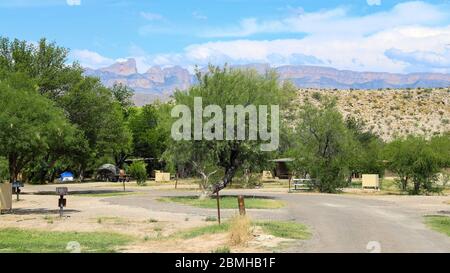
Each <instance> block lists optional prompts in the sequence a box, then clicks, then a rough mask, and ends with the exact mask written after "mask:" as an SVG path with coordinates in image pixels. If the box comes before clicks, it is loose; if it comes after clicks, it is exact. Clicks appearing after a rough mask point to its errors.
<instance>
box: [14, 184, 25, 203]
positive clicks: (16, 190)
mask: <svg viewBox="0 0 450 273" xmlns="http://www.w3.org/2000/svg"><path fill="white" fill-rule="evenodd" d="M22 187H23V183H21V182H19V181H15V182H13V183H12V188H13V192H15V193H16V198H17V201H19V194H20V188H22Z"/></svg>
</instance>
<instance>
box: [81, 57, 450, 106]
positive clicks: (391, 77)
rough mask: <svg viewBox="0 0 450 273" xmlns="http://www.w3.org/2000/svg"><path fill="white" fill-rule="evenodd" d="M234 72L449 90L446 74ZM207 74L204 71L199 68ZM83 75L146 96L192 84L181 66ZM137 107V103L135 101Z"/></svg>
mask: <svg viewBox="0 0 450 273" xmlns="http://www.w3.org/2000/svg"><path fill="white" fill-rule="evenodd" d="M231 67H232V68H236V69H241V68H242V69H248V68H251V69H255V70H256V71H258V72H259V73H264V72H265V71H267V70H268V69H274V70H275V71H276V72H277V73H278V75H279V77H280V80H282V81H284V80H288V81H291V82H292V83H293V84H294V85H296V86H297V87H298V88H322V89H335V88H336V89H379V88H417V87H424V88H429V87H430V88H431V87H450V74H440V73H411V74H396V73H385V72H357V71H351V70H339V69H335V68H332V67H322V66H308V65H285V66H279V67H270V65H269V64H264V63H253V64H244V65H232V66H231ZM200 71H201V72H202V73H207V72H208V69H207V68H206V67H203V68H201V69H200ZM85 74H86V75H90V76H96V77H99V78H100V79H101V81H102V82H103V83H104V84H105V85H106V86H112V85H113V84H114V83H117V82H119V83H123V84H125V85H128V86H129V87H131V88H133V89H134V90H135V91H136V93H140V94H141V95H142V96H140V97H139V99H142V100H144V99H143V98H144V94H145V95H146V96H148V97H161V96H166V97H167V96H168V95H170V94H172V92H173V91H174V90H176V89H180V90H185V89H187V88H189V87H190V86H191V85H192V84H193V83H195V82H196V78H195V75H192V74H190V73H189V71H188V70H187V69H185V68H183V67H181V66H172V67H160V66H152V67H150V68H149V69H148V70H147V71H146V72H145V73H138V71H137V68H136V61H135V60H134V59H127V60H126V61H123V62H117V63H115V64H113V65H111V66H108V67H105V68H100V69H97V70H94V69H86V70H85ZM137 104H141V103H139V102H137Z"/></svg>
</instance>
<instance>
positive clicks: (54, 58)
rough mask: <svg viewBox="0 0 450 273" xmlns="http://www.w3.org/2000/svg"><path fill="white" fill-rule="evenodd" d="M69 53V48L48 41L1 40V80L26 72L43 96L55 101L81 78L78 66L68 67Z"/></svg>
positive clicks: (80, 70) (0, 38)
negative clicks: (35, 42) (34, 42)
mask: <svg viewBox="0 0 450 273" xmlns="http://www.w3.org/2000/svg"><path fill="white" fill-rule="evenodd" d="M67 54H68V50H67V49H65V48H63V47H59V46H57V45H56V44H55V43H48V42H47V41H46V39H41V40H40V41H39V42H38V43H37V44H36V45H35V44H33V43H28V42H27V41H20V40H17V39H15V40H13V41H11V40H9V39H8V38H2V37H0V79H2V78H3V79H4V78H7V77H9V75H11V74H14V73H23V74H24V75H26V76H27V77H28V78H30V79H34V81H35V84H36V86H37V90H38V91H39V92H40V93H41V94H43V95H45V96H47V97H48V98H50V99H53V100H55V99H57V98H58V97H60V96H61V95H63V94H64V93H65V92H66V91H68V89H69V88H70V87H71V86H72V85H73V84H75V83H76V82H78V81H79V80H80V79H81V78H82V72H83V69H82V68H81V67H80V66H79V65H78V64H76V63H74V64H72V65H67V64H66V62H67Z"/></svg>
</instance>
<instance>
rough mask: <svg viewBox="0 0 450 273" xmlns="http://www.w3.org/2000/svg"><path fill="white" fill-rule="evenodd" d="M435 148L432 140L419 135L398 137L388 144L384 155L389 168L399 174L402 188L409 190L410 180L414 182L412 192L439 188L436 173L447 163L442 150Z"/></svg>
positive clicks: (417, 192)
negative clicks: (436, 183) (442, 155)
mask: <svg viewBox="0 0 450 273" xmlns="http://www.w3.org/2000/svg"><path fill="white" fill-rule="evenodd" d="M433 148H434V147H433V145H432V144H431V143H430V141H427V140H425V139H424V138H423V137H417V136H408V137H407V138H402V139H396V140H394V141H392V142H390V143H388V144H387V145H386V148H385V150H384V156H385V157H386V159H387V162H388V163H387V165H388V169H390V170H392V171H394V172H395V173H396V174H397V175H398V177H399V179H400V188H401V189H402V190H404V191H406V190H408V185H409V182H412V183H413V185H412V189H411V193H412V194H419V193H420V192H421V190H424V191H434V190H436V189H437V188H436V187H435V182H436V178H437V177H436V175H437V173H438V172H439V171H440V170H441V168H442V167H444V166H445V164H446V163H445V161H444V160H443V159H442V157H441V156H440V155H439V153H441V152H442V150H439V151H436V150H435V149H433Z"/></svg>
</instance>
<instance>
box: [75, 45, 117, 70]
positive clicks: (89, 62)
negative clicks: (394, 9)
mask: <svg viewBox="0 0 450 273" xmlns="http://www.w3.org/2000/svg"><path fill="white" fill-rule="evenodd" d="M69 59H71V60H76V61H78V62H79V63H80V64H81V66H83V67H88V68H94V69H97V68H100V67H105V66H109V65H111V64H113V63H114V62H115V61H116V60H113V59H110V58H106V57H103V56H102V55H100V54H98V53H97V52H94V51H90V50H87V49H82V50H80V49H76V50H73V51H71V52H70V56H69Z"/></svg>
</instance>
